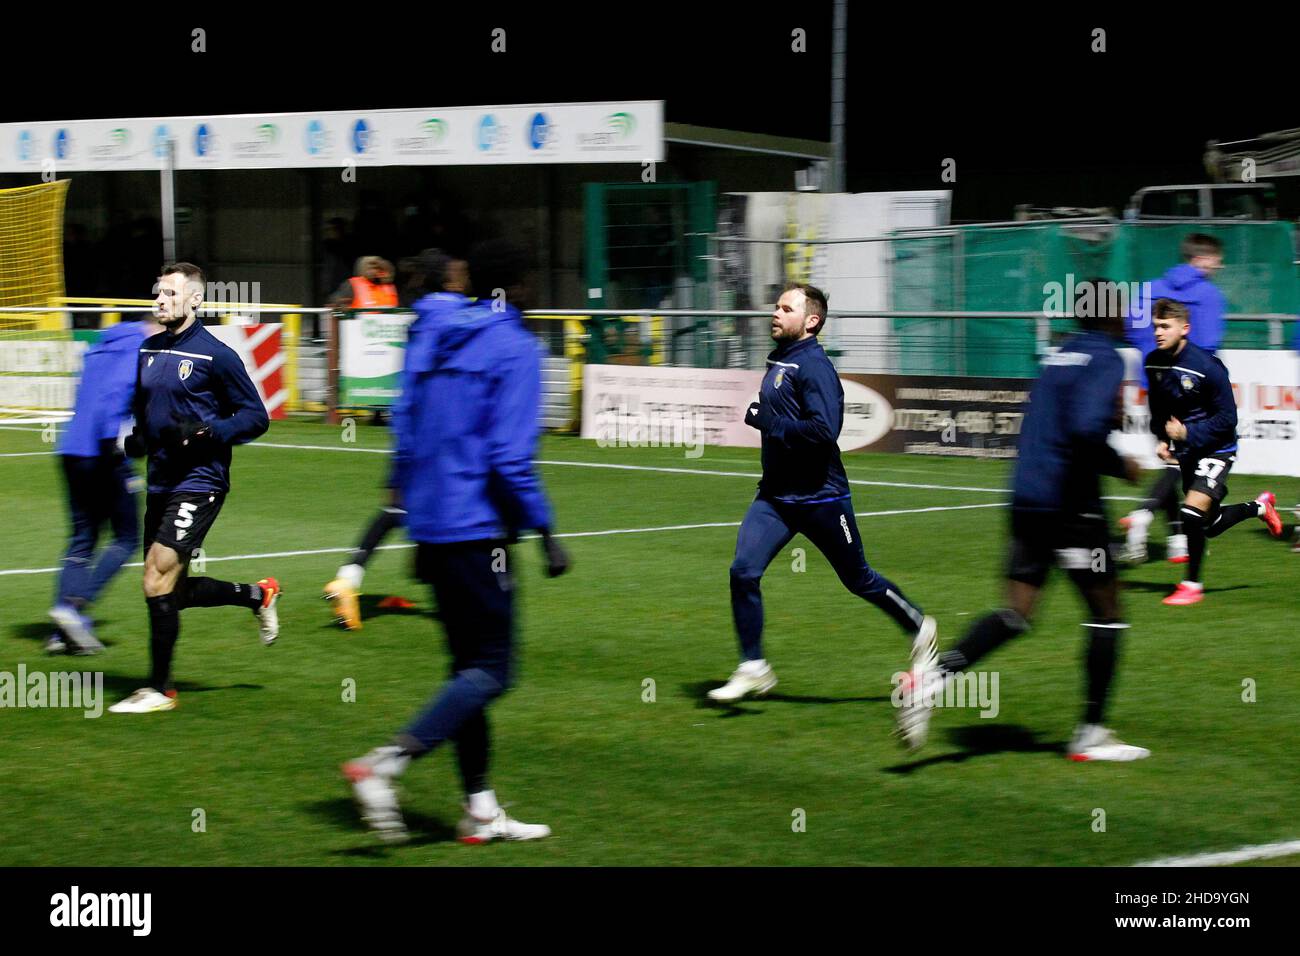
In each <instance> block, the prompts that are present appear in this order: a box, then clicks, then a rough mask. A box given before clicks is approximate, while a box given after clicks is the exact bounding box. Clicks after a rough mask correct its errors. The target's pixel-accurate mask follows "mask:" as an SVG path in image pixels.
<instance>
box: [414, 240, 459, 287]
mask: <svg viewBox="0 0 1300 956" xmlns="http://www.w3.org/2000/svg"><path fill="white" fill-rule="evenodd" d="M416 261H417V262H419V267H418V269H417V270H416V271H419V272H423V273H424V291H425V292H441V291H442V287H443V285H444V284H445V283H446V282H447V267H448V266H450V265H451V261H452V257H451V256H449V255H447V253H445V252H443V251H442V250H441V249H425V250H424V251H423V252H421V253H420V254H419V256H417V257H416Z"/></svg>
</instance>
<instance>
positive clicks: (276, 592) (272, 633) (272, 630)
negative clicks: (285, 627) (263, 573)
mask: <svg viewBox="0 0 1300 956" xmlns="http://www.w3.org/2000/svg"><path fill="white" fill-rule="evenodd" d="M257 586H258V587H259V588H261V589H262V606H261V607H259V608H258V609H257V610H256V611H254V612H253V613H254V614H256V615H257V630H258V633H259V634H260V635H261V638H262V643H263V644H264V645H266V646H267V647H270V646H271V645H272V644H274V643H275V639H276V638H277V637H279V636H280V613H279V612H278V611H277V610H276V609H275V606H276V605H277V604H278V603H280V592H281V588H280V582H279V581H277V580H276V579H275V578H262V580H260V581H258V582H257Z"/></svg>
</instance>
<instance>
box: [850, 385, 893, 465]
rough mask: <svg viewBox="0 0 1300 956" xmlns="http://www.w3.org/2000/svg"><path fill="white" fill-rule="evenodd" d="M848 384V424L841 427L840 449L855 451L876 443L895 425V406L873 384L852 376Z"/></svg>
mask: <svg viewBox="0 0 1300 956" xmlns="http://www.w3.org/2000/svg"><path fill="white" fill-rule="evenodd" d="M840 384H841V385H842V386H843V387H844V426H843V427H842V428H841V429H840V438H839V446H840V451H854V450H856V449H858V448H866V447H867V446H868V445H874V444H875V443H876V442H878V441H880V439H882V438H884V437H885V436H886V435H888V434H889V431H890V429H892V428H893V427H894V409H893V407H892V406H890V404H889V401H888V399H886V398H885V396H883V395H881V394H880V393H879V392H877V391H876V390H875V389H873V388H868V387H867V386H866V385H863V384H862V383H861V382H854V381H851V380H850V379H846V378H842V379H840Z"/></svg>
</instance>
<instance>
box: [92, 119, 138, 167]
mask: <svg viewBox="0 0 1300 956" xmlns="http://www.w3.org/2000/svg"><path fill="white" fill-rule="evenodd" d="M130 145H131V131H130V130H129V129H126V128H125V127H121V126H119V127H117V128H115V129H110V130H109V131H108V132H107V134H106V135H105V136H104V139H103V141H102V142H100V143H99V144H98V145H95V146H92V147H90V158H91V159H94V160H97V161H100V162H106V161H111V160H114V159H121V158H122V157H123V156H125V155H127V150H128V149H129V148H130Z"/></svg>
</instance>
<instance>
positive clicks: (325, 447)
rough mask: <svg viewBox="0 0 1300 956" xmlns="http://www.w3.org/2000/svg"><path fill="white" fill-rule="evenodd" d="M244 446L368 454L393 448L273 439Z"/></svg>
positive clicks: (387, 453) (384, 451)
mask: <svg viewBox="0 0 1300 956" xmlns="http://www.w3.org/2000/svg"><path fill="white" fill-rule="evenodd" d="M241 447H243V448H300V449H302V450H303V451H354V452H355V451H359V452H364V453H365V454H368V455H391V454H392V453H393V452H392V449H389V448H345V447H343V446H341V445H286V444H284V443H282V442H273V441H254V442H249V443H248V444H247V445H243V446H241Z"/></svg>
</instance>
